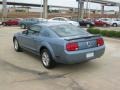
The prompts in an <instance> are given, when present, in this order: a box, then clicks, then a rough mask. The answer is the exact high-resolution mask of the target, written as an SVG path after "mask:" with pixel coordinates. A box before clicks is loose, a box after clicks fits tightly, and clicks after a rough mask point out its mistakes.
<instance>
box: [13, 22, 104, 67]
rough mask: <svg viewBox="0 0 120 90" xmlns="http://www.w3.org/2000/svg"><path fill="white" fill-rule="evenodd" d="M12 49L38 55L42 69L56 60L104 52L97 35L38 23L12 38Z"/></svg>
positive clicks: (82, 58) (68, 26) (76, 59)
mask: <svg viewBox="0 0 120 90" xmlns="http://www.w3.org/2000/svg"><path fill="white" fill-rule="evenodd" d="M13 43H14V48H15V50H16V51H22V50H23V49H24V50H28V51H30V52H32V53H34V54H37V55H40V56H41V61H42V63H43V65H44V66H45V67H46V68H53V67H54V66H55V65H56V62H57V63H63V64H75V63H80V62H83V61H88V60H92V59H96V58H99V57H101V56H102V55H103V54H104V51H105V45H104V40H103V38H102V37H101V36H99V35H97V36H95V35H92V34H90V33H88V32H86V31H85V30H83V29H81V28H80V27H76V26H74V25H71V24H64V23H63V24H62V23H43V24H42V23H41V24H36V25H33V26H31V27H30V28H29V29H28V30H26V31H23V32H19V33H16V34H15V35H14V37H13Z"/></svg>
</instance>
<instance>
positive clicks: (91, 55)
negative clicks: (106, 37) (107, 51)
mask: <svg viewBox="0 0 120 90" xmlns="http://www.w3.org/2000/svg"><path fill="white" fill-rule="evenodd" d="M92 57H94V52H90V53H87V54H86V58H92Z"/></svg>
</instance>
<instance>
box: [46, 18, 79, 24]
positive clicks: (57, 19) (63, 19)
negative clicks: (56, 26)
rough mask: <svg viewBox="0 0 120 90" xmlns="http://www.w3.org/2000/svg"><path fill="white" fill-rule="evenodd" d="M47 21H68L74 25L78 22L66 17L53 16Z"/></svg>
mask: <svg viewBox="0 0 120 90" xmlns="http://www.w3.org/2000/svg"><path fill="white" fill-rule="evenodd" d="M48 21H49V22H59V23H69V24H72V25H74V26H79V23H78V22H76V21H71V20H69V19H67V18H64V17H55V18H51V19H49V20H48Z"/></svg>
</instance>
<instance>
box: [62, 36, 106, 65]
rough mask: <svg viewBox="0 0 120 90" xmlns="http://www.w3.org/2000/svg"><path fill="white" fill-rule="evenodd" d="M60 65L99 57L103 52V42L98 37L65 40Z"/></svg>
mask: <svg viewBox="0 0 120 90" xmlns="http://www.w3.org/2000/svg"><path fill="white" fill-rule="evenodd" d="M65 41H66V43H65V45H64V54H63V55H62V57H61V61H62V63H66V64H73V63H80V62H83V61H87V60H92V59H96V58H99V57H101V56H102V55H103V54H104V51H105V45H104V40H103V38H102V37H100V36H89V37H82V38H73V39H65Z"/></svg>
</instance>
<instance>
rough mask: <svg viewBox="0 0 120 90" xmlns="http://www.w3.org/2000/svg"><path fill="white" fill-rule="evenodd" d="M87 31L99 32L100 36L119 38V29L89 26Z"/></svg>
mask: <svg viewBox="0 0 120 90" xmlns="http://www.w3.org/2000/svg"><path fill="white" fill-rule="evenodd" d="M87 31H88V32H89V33H91V34H101V35H102V36H107V37H116V38H120V31H108V30H99V29H93V28H89V29H88V30H87Z"/></svg>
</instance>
